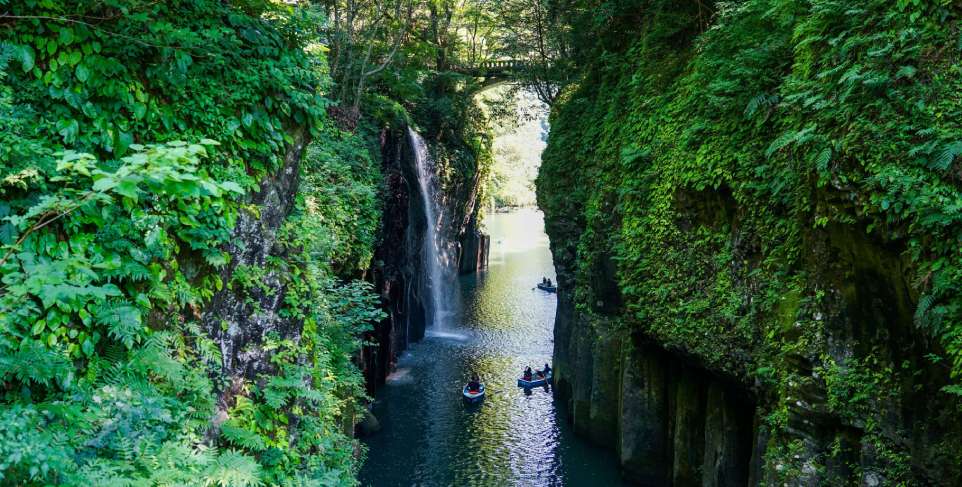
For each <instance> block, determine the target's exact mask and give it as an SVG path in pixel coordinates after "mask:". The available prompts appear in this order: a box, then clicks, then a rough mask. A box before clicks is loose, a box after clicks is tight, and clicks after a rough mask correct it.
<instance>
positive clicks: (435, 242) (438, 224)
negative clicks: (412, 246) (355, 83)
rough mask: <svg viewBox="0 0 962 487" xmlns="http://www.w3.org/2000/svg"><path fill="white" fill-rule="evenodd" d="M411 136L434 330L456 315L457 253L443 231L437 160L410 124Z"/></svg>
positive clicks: (429, 319)
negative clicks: (434, 159) (423, 220)
mask: <svg viewBox="0 0 962 487" xmlns="http://www.w3.org/2000/svg"><path fill="white" fill-rule="evenodd" d="M408 139H409V140H410V142H411V147H413V148H414V155H415V158H416V163H417V171H418V186H419V187H420V188H421V201H422V202H423V204H424V219H425V221H426V222H427V224H426V225H425V228H424V238H423V244H422V249H423V253H424V255H423V257H424V272H425V276H424V277H425V278H426V282H427V286H428V289H429V290H430V300H431V302H430V303H429V305H428V306H427V314H428V316H427V326H426V328H427V329H428V330H430V331H433V332H435V333H437V332H441V333H443V332H444V330H446V329H448V328H449V327H448V326H447V325H448V324H447V321H448V320H449V319H450V318H451V316H453V314H454V313H453V312H454V308H455V302H456V301H455V295H454V292H453V286H454V280H455V277H456V274H455V272H454V259H453V258H452V256H453V255H454V252H453V249H452V244H451V242H450V241H448V239H447V238H446V233H445V231H444V224H445V218H444V208H443V206H442V205H441V204H440V201H439V198H438V190H437V182H436V178H435V173H434V161H433V160H432V158H431V154H430V153H429V152H428V146H427V144H426V143H425V142H424V138H422V137H421V135H420V134H418V133H417V132H415V131H414V130H413V129H411V128H410V127H408Z"/></svg>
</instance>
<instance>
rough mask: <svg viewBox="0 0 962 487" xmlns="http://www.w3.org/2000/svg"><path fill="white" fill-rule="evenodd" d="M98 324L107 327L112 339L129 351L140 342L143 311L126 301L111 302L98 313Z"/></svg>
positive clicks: (101, 307) (102, 306)
mask: <svg viewBox="0 0 962 487" xmlns="http://www.w3.org/2000/svg"><path fill="white" fill-rule="evenodd" d="M96 316H97V323H99V324H101V325H105V326H106V327H107V330H108V333H109V334H110V336H111V337H113V338H115V339H116V340H118V341H120V342H121V343H123V344H124V346H126V347H127V348H128V349H129V348H133V346H134V343H136V342H139V341H140V339H141V336H142V333H143V328H144V327H143V318H142V317H141V311H140V310H139V309H137V308H135V307H134V306H131V305H130V304H128V303H126V302H124V301H109V302H107V303H105V304H103V305H101V306H100V309H99V310H98V311H97V315H96Z"/></svg>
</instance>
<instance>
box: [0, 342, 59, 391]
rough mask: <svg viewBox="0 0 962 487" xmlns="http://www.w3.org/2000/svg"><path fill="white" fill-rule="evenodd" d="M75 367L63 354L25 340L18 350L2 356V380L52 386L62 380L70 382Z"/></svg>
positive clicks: (0, 363)
mask: <svg viewBox="0 0 962 487" xmlns="http://www.w3.org/2000/svg"><path fill="white" fill-rule="evenodd" d="M72 375H73V367H72V365H71V364H70V362H69V360H67V358H66V357H65V356H64V355H63V353H62V352H61V351H59V350H57V349H50V348H47V347H45V346H44V345H43V344H41V343H39V342H36V341H34V340H25V341H24V342H23V343H22V344H21V346H20V348H19V349H18V350H15V351H13V352H8V353H2V354H0V378H2V379H3V380H10V379H15V380H17V381H19V382H21V383H24V384H27V383H35V384H40V385H45V386H46V385H50V384H51V383H53V381H54V380H57V379H60V381H61V382H62V383H64V384H68V383H69V382H70V378H71V377H72Z"/></svg>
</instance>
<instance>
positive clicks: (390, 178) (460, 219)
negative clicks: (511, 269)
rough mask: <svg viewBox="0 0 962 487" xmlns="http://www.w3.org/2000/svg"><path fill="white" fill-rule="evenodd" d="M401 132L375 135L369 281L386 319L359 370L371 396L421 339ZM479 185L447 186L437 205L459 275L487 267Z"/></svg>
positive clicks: (409, 154) (408, 169) (417, 201)
mask: <svg viewBox="0 0 962 487" xmlns="http://www.w3.org/2000/svg"><path fill="white" fill-rule="evenodd" d="M405 133H406V129H405V128H401V129H385V130H382V132H381V134H380V146H381V156H382V174H383V177H384V190H383V217H382V220H381V237H380V243H379V244H378V246H377V249H376V250H375V254H374V265H372V275H371V279H372V281H373V282H374V285H375V287H376V289H377V290H378V292H379V293H380V295H381V298H382V302H383V303H384V311H385V312H386V313H387V315H388V316H387V318H385V319H384V320H383V321H381V323H378V324H377V326H375V329H374V330H373V331H372V332H371V333H370V336H369V339H370V340H371V341H372V342H374V343H375V345H372V346H368V347H365V348H364V350H363V352H362V357H361V362H362V363H361V366H362V370H363V371H364V376H365V378H366V381H367V388H368V393H369V394H372V395H373V394H374V392H375V391H376V390H377V388H378V387H379V386H380V385H382V384H383V383H384V379H385V378H386V377H387V375H388V374H390V373H391V371H392V370H393V367H394V364H395V363H396V362H397V358H398V356H399V355H400V353H401V352H402V351H404V349H405V348H407V346H408V344H410V343H412V342H416V341H418V340H420V339H421V338H423V337H424V330H425V326H426V323H425V316H426V310H425V305H426V303H427V301H428V300H429V299H430V298H429V297H428V296H427V287H426V282H425V279H426V273H425V272H424V262H422V260H423V258H424V254H423V252H421V248H422V245H423V244H424V242H423V238H424V228H425V225H426V224H427V223H426V221H425V219H424V211H423V202H422V201H421V192H420V190H419V189H418V186H417V185H418V183H417V168H416V160H415V155H414V152H413V148H412V147H411V146H410V142H409V139H408V137H406V136H405ZM479 184H480V181H478V180H477V179H475V178H473V177H472V178H470V179H469V180H467V181H464V182H462V183H461V184H458V185H455V186H453V188H455V189H456V191H451V192H448V193H445V194H443V195H442V202H443V203H444V204H445V205H446V207H447V210H446V211H448V212H449V214H450V215H452V217H451V218H450V220H451V221H452V222H454V223H453V224H452V226H451V228H449V229H448V231H449V232H450V233H449V236H448V238H451V239H452V240H454V241H455V242H457V256H458V262H456V263H455V265H456V266H457V269H458V270H459V271H460V272H461V273H470V272H475V271H477V270H479V269H483V268H484V267H485V266H486V265H487V252H488V241H489V237H488V236H487V235H484V234H483V233H481V232H480V231H479V230H478V222H477V217H476V216H477V215H476V201H475V199H476V198H475V196H474V195H476V194H477V191H478V185H479Z"/></svg>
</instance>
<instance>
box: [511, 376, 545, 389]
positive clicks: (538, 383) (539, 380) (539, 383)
mask: <svg viewBox="0 0 962 487" xmlns="http://www.w3.org/2000/svg"><path fill="white" fill-rule="evenodd" d="M550 383H551V372H548V375H546V376H544V377H538V376H537V375H535V376H534V377H532V378H531V380H524V379H523V378H521V379H518V387H523V388H525V389H531V388H532V387H543V386H545V385H548V384H550Z"/></svg>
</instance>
